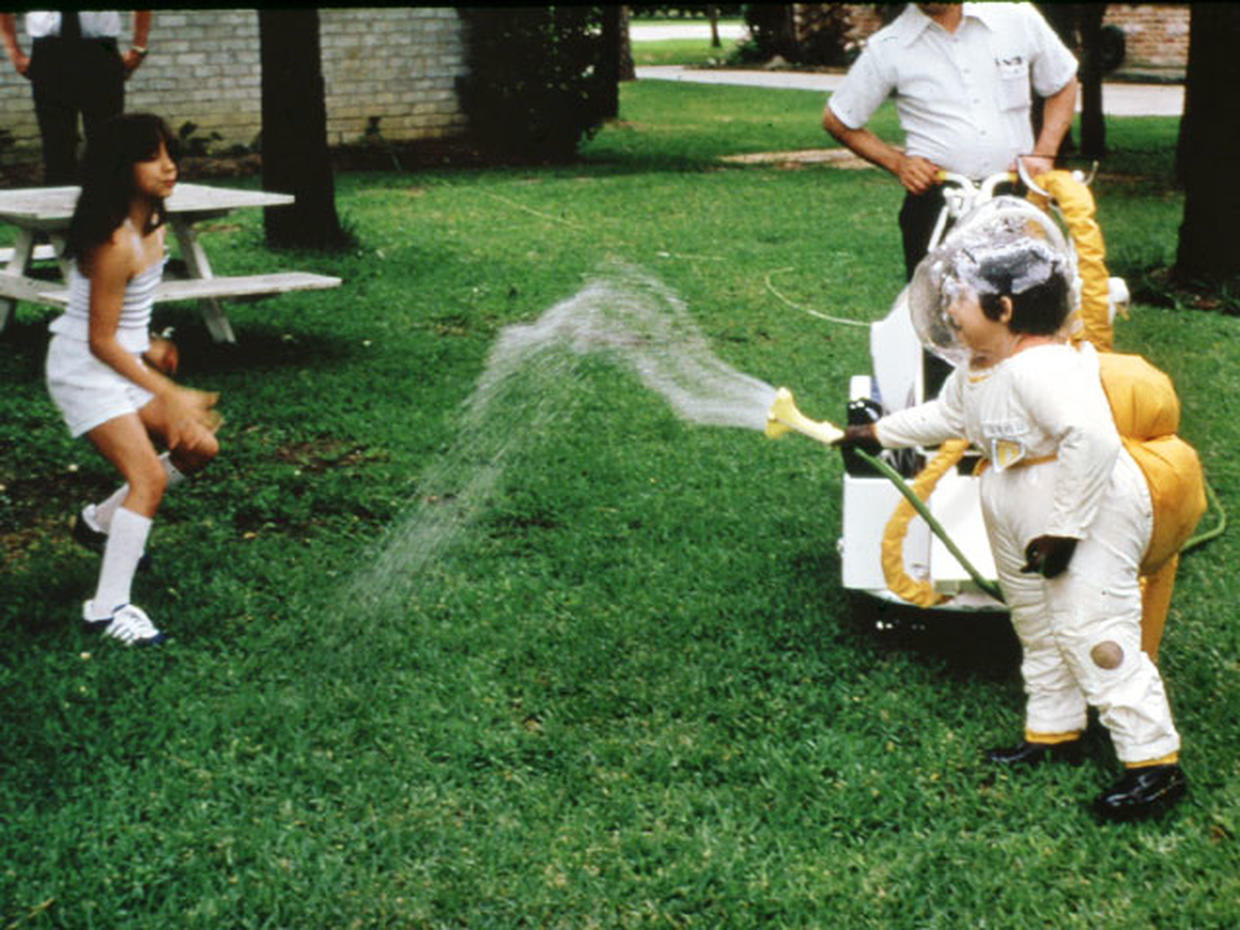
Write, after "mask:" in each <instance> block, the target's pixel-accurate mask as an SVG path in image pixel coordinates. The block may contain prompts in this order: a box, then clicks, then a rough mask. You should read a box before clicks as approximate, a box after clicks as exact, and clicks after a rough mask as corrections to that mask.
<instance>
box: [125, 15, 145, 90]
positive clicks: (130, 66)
mask: <svg viewBox="0 0 1240 930" xmlns="http://www.w3.org/2000/svg"><path fill="white" fill-rule="evenodd" d="M150 33H151V11H150V10H134V11H133V41H132V42H131V43H130V45H129V51H127V52H126V53H125V54H124V55H122V56H121V62H122V63H123V64H124V66H125V77H129V75H131V74H133V73H134V72H135V71H137V70H138V65H140V64H142V59H144V58H146V40H147V37H148V36H149V35H150Z"/></svg>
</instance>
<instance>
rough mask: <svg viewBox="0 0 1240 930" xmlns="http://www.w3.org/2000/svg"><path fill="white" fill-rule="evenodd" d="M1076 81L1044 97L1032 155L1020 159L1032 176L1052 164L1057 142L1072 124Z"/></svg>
mask: <svg viewBox="0 0 1240 930" xmlns="http://www.w3.org/2000/svg"><path fill="white" fill-rule="evenodd" d="M1078 87H1079V82H1078V81H1077V79H1076V78H1075V77H1073V78H1071V79H1070V80H1069V81H1068V83H1067V84H1065V85H1064V86H1063V87H1061V88H1059V90H1057V91H1055V93H1053V94H1051V95H1050V96H1049V97H1047V98H1046V102H1045V103H1044V104H1043V107H1042V131H1041V132H1040V133H1038V139H1037V141H1036V142H1035V143H1034V145H1033V152H1034V154H1033V155H1032V156H1028V157H1025V158H1022V159H1021V161H1022V162H1023V163H1024V165H1025V170H1026V171H1027V172H1028V173H1029V176H1030V177H1031V178H1036V177H1037V176H1038V175H1039V174H1041V173H1042V172H1044V171H1050V170H1051V169H1052V168H1054V167H1055V155H1056V153H1058V151H1059V144H1060V143H1061V142H1063V137H1064V136H1065V135H1067V133H1068V127H1070V126H1071V125H1072V117H1073V116H1074V115H1075V114H1076V92H1077V88H1078Z"/></svg>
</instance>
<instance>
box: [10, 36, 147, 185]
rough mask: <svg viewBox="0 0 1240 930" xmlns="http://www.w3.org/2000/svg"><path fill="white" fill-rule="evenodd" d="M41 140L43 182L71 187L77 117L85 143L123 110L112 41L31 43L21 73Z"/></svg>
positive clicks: (120, 68)
mask: <svg viewBox="0 0 1240 930" xmlns="http://www.w3.org/2000/svg"><path fill="white" fill-rule="evenodd" d="M27 77H29V78H30V84H31V88H32V91H33V93H34V112H35V116H36V117H37V118H38V121H39V135H40V137H41V138H42V141H43V180H44V183H46V184H49V185H60V184H77V183H78V181H79V178H78V159H77V143H78V117H79V116H80V117H81V119H82V127H83V130H84V132H85V135H86V140H87V142H89V141H90V139H91V138H92V137H93V136H94V135H95V133H96V132H97V131H98V129H99V127H100V126H101V125H102V124H103V123H105V122H106V121H107V120H109V119H111V118H112V117H113V116H117V115H119V114H120V113H122V112H123V111H124V109H125V66H124V64H123V63H122V62H121V56H120V52H119V50H118V49H117V47H116V40H115V39H61V38H58V37H54V36H49V37H46V38H41V39H35V40H34V44H33V48H32V50H31V52H30V70H29V71H28V72H27Z"/></svg>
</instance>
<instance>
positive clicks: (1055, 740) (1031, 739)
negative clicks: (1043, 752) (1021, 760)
mask: <svg viewBox="0 0 1240 930" xmlns="http://www.w3.org/2000/svg"><path fill="white" fill-rule="evenodd" d="M1080 738H1081V731H1080V730H1072V731H1071V732H1069V733H1035V732H1033V730H1030V729H1029V728H1028V727H1026V728H1025V742H1026V743H1041V744H1042V745H1044V746H1058V745H1060V744H1062V743H1071V742H1073V741H1074V740H1078V739H1080Z"/></svg>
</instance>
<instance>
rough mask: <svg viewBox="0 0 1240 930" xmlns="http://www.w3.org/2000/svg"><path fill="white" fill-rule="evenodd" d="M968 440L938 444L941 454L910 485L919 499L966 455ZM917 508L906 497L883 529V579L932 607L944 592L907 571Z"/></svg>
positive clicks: (913, 601) (904, 595)
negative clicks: (906, 539) (907, 550)
mask: <svg viewBox="0 0 1240 930" xmlns="http://www.w3.org/2000/svg"><path fill="white" fill-rule="evenodd" d="M968 448H969V443H968V441H967V440H964V439H949V440H948V441H947V442H945V443H943V444H942V445H941V446H940V447H939V451H938V454H937V455H936V456H935V457H934V458H933V459H931V460H930V463H929V464H927V465H926V467H925V468H923V469H922V470H921V473H920V474H919V475H918V476H917V477H916V478H914V479H913V481H912V484H911V485H910V487H911V488H912V490H913V493H914V494H916V495H917V498H918V499H919V500H920V501H922V503H925V502H926V501H927V500H928V499H929V498H930V495H931V494H932V493H933V492H934V486H935V485H936V484H938V481H939V478H941V477H942V476H943V475H944V474H945V473H946V472H947V470H948V469H949V468H951V467H952V466H953V465H955V464H956V463H957V462H959V461H960V459H961V458H963V457H964V453H965V450H966V449H968ZM916 515H917V511H916V510H914V509H913V505H912V504H910V503H909V502H908V501H907V500H905V499H904V498H903V497H901V498H900V502H899V503H898V504H896V509H895V510H894V511H893V512H892V514H891V519H890V520H888V521H887V528H886V529H885V530H884V531H883V544H882V550H881V551H882V566H883V578H884V580H886V582H887V587H888V589H890V590H891V592H892V593H893V594H895V595H897V596H898V597H901V598H903V599H904V600H906V601H908V602H909V603H910V604H914V605H916V606H917V607H933V606H934V605H935V604H941V603H942V602H943V601H945V600H947V597H946V596H945V595H942V594H939V593H938V592H937V591H935V590H934V585H932V584H931V583H930V582H929V581H914V580H913V579H912V578H910V577H909V575H908V573H907V572H906V571H905V570H904V537H905V536H906V535H908V525H909V523H911V522H912V519H913V517H915V516H916Z"/></svg>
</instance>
